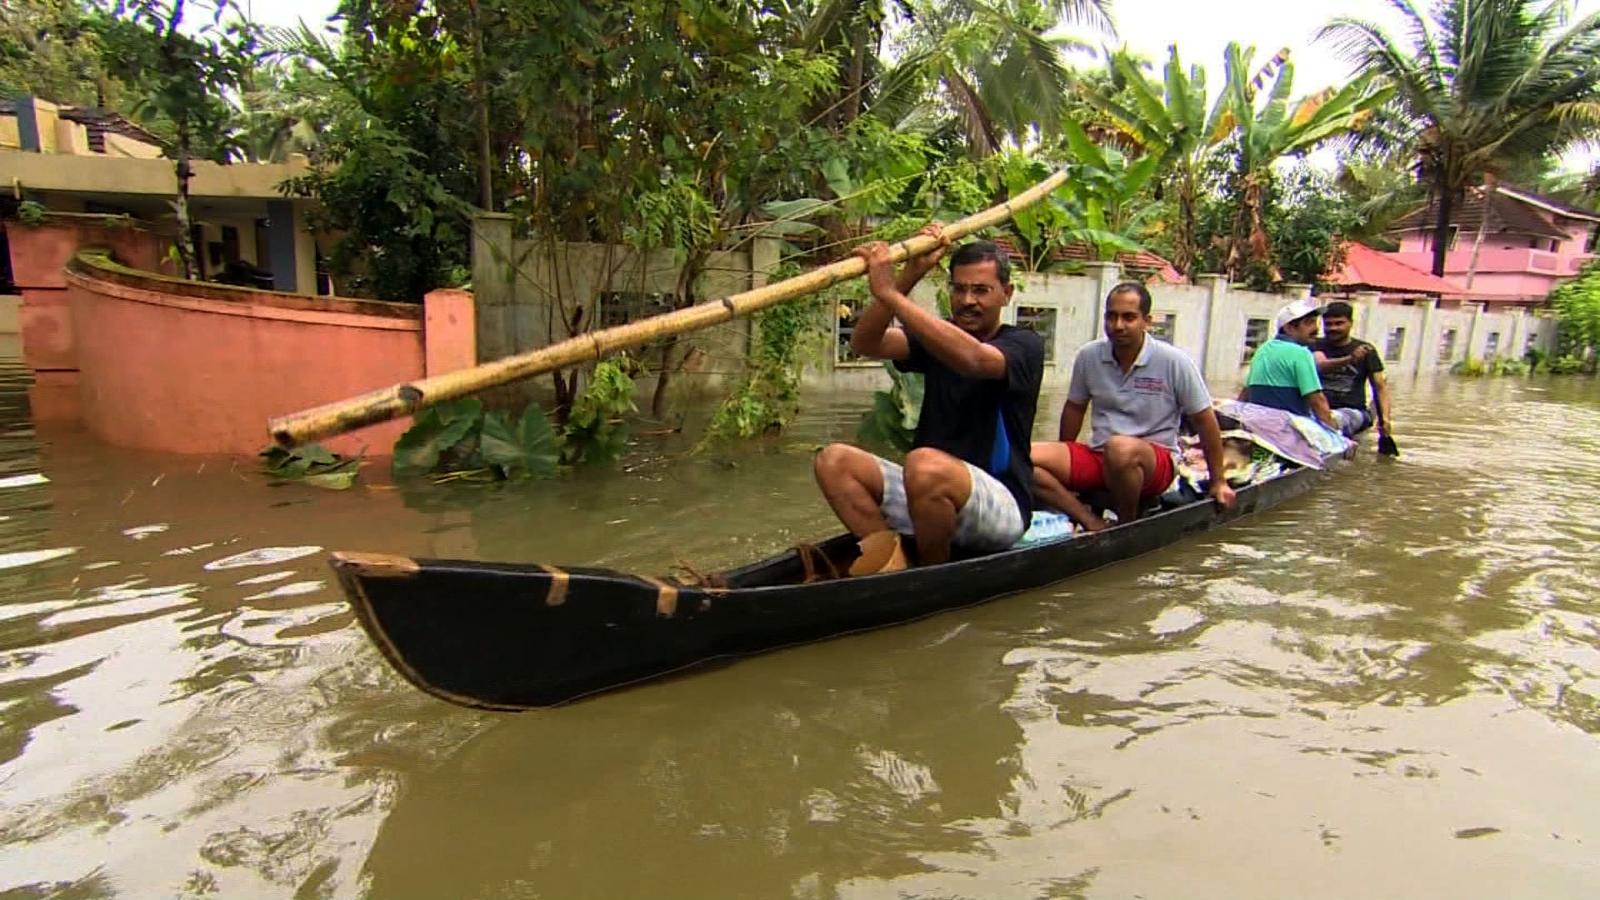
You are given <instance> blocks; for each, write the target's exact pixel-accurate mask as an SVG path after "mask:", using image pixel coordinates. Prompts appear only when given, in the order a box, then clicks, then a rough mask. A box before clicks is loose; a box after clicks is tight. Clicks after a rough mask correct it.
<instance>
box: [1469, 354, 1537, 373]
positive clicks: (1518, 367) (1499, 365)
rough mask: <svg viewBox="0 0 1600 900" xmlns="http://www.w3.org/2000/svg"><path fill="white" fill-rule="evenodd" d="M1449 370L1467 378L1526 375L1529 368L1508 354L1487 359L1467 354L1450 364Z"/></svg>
mask: <svg viewBox="0 0 1600 900" xmlns="http://www.w3.org/2000/svg"><path fill="white" fill-rule="evenodd" d="M1450 372H1451V374H1454V375H1461V376H1464V377H1467V378H1484V377H1495V378H1498V377H1502V376H1506V375H1527V374H1528V372H1529V369H1528V364H1527V363H1526V362H1524V361H1523V360H1520V359H1516V358H1514V357H1510V356H1496V357H1494V358H1493V359H1488V360H1479V359H1476V358H1474V357H1472V356H1468V357H1466V358H1465V359H1463V360H1461V361H1460V362H1458V363H1456V364H1455V365H1453V366H1451V367H1450Z"/></svg>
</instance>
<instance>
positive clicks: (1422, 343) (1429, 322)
mask: <svg viewBox="0 0 1600 900" xmlns="http://www.w3.org/2000/svg"><path fill="white" fill-rule="evenodd" d="M1421 306H1422V334H1421V335H1419V336H1418V337H1419V338H1420V340H1419V341H1418V343H1417V356H1416V365H1414V366H1412V368H1411V373H1412V374H1413V375H1416V374H1420V373H1422V372H1425V371H1427V370H1429V369H1432V368H1435V367H1437V366H1438V365H1439V338H1438V336H1437V335H1435V334H1434V333H1433V323H1434V320H1435V319H1436V318H1437V317H1436V316H1435V315H1434V313H1435V312H1437V310H1438V308H1439V301H1438V300H1423V301H1421ZM1429 354H1432V356H1433V362H1431V363H1430V362H1428V357H1429Z"/></svg>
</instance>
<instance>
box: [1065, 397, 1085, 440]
mask: <svg viewBox="0 0 1600 900" xmlns="http://www.w3.org/2000/svg"><path fill="white" fill-rule="evenodd" d="M1088 411H1089V404H1087V403H1084V402H1082V401H1080V400H1068V401H1067V402H1066V403H1064V404H1062V405H1061V442H1062V443H1063V444H1064V443H1066V442H1067V441H1075V440H1077V439H1078V435H1079V434H1080V433H1082V431H1083V416H1084V413H1086V412H1088Z"/></svg>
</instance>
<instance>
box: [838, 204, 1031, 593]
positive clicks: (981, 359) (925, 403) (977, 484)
mask: <svg viewBox="0 0 1600 900" xmlns="http://www.w3.org/2000/svg"><path fill="white" fill-rule="evenodd" d="M923 231H924V233H926V234H934V235H938V234H939V233H940V232H939V228H938V226H937V225H933V226H929V228H926V229H924V230H923ZM856 252H857V254H858V255H859V256H861V257H862V258H863V259H865V260H866V262H867V279H868V284H869V285H870V287H871V290H872V297H873V303H872V305H871V306H870V307H868V308H867V310H866V311H865V312H863V313H862V314H861V318H860V319H859V320H857V322H856V328H855V334H854V335H853V336H852V337H851V341H850V345H851V348H852V349H854V350H855V351H856V352H857V353H859V354H861V355H863V356H870V357H876V358H878V359H889V360H893V361H894V364H895V367H896V368H897V369H899V370H900V371H902V372H921V373H922V374H923V375H924V379H925V380H924V384H925V388H924V393H923V398H922V414H921V418H920V419H919V420H918V422H917V433H916V438H915V440H914V441H913V446H912V450H911V452H910V453H908V454H906V461H905V465H904V467H901V466H900V465H898V464H896V463H893V462H890V461H888V460H885V459H880V458H878V457H876V456H874V455H872V454H871V453H868V452H867V451H865V450H862V449H860V448H858V447H853V446H850V445H849V444H830V445H829V446H827V447H825V448H823V450H822V452H821V453H819V454H818V455H817V460H816V474H817V484H818V485H819V486H820V487H821V488H822V494H823V496H824V497H825V498H826V499H827V501H828V505H830V506H832V507H833V510H834V512H835V513H836V514H837V515H838V516H839V519H840V521H842V522H843V523H844V524H845V527H847V528H849V529H850V531H851V532H852V533H853V534H855V535H856V536H857V537H860V538H862V539H863V541H862V551H863V555H862V559H861V560H858V561H857V565H856V566H853V567H852V570H851V572H852V574H870V573H872V572H878V571H893V570H894V569H897V568H903V567H904V565H905V562H904V557H903V556H900V555H899V552H898V549H899V541H898V538H897V537H896V533H899V534H910V535H913V536H914V538H915V541H916V548H917V559H918V562H919V563H921V564H922V565H929V564H933V563H940V562H944V561H946V560H947V559H949V558H950V548H951V545H952V544H959V545H960V546H962V547H964V548H966V549H970V550H977V551H985V552H987V551H996V550H1003V549H1005V548H1007V547H1010V546H1011V545H1013V544H1015V543H1016V541H1017V539H1018V538H1020V537H1021V536H1022V533H1023V531H1024V530H1026V528H1027V524H1028V522H1029V520H1030V519H1031V518H1032V515H1033V495H1032V493H1031V487H1032V482H1033V459H1032V456H1031V453H1030V450H1031V439H1032V432H1033V413H1034V409H1035V407H1036V406H1037V405H1038V401H1039V385H1040V382H1041V381H1042V380H1043V378H1044V343H1043V342H1042V341H1041V340H1040V338H1039V336H1038V335H1037V334H1035V333H1034V332H1033V331H1031V330H1029V329H1026V328H1018V327H1016V326H1014V325H1004V324H1001V322H1000V312H1001V310H1002V309H1004V308H1005V306H1006V304H1007V303H1009V302H1010V301H1011V293H1012V284H1011V265H1010V260H1008V259H1007V258H1006V256H1005V254H1004V253H1003V252H1002V251H1001V250H1000V249H999V248H998V247H996V246H995V245H994V244H993V243H990V242H988V241H975V242H973V243H970V244H966V245H964V246H962V247H960V248H958V249H957V250H956V251H955V253H954V254H953V255H952V258H951V261H950V313H951V315H950V318H949V319H941V318H939V317H938V316H936V315H934V314H932V313H930V312H928V311H927V310H925V309H923V308H922V307H920V306H917V305H916V304H915V303H913V302H912V301H911V300H910V299H909V298H908V297H907V296H906V295H907V294H909V293H910V291H911V289H912V288H913V287H914V286H915V285H916V284H917V282H919V281H921V280H922V276H923V275H925V274H927V272H928V271H929V270H931V269H932V268H933V267H934V266H936V265H937V264H938V261H939V258H940V257H941V256H942V255H943V253H944V247H939V248H937V249H935V250H933V251H931V252H929V253H927V254H925V255H923V256H921V257H917V258H913V259H911V260H908V261H907V262H906V265H905V266H904V268H903V269H902V270H901V272H900V275H899V278H898V279H896V277H895V275H894V273H893V271H892V270H891V268H890V264H889V247H888V245H886V244H884V243H883V242H882V241H875V242H873V243H871V244H868V245H866V246H864V247H861V248H858V249H857V251H856ZM896 319H898V320H899V323H900V324H899V325H898V326H894V325H892V324H891V323H893V322H894V320H896ZM882 544H887V545H889V546H890V547H891V548H892V550H891V551H890V552H889V553H888V554H887V556H886V558H883V559H879V558H877V554H876V552H872V553H870V554H869V547H873V546H875V545H882ZM869 559H870V560H871V562H868V560H869Z"/></svg>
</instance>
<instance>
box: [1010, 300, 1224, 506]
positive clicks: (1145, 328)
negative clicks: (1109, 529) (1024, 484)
mask: <svg viewBox="0 0 1600 900" xmlns="http://www.w3.org/2000/svg"><path fill="white" fill-rule="evenodd" d="M1150 310H1151V299H1150V291H1149V290H1148V289H1147V288H1145V286H1144V285H1142V284H1139V283H1137V282H1132V281H1129V282H1124V283H1122V284H1119V285H1117V286H1116V287H1114V288H1112V289H1111V292H1110V293H1109V294H1107V295H1106V310H1105V335H1106V336H1105V337H1104V338H1103V339H1101V340H1098V341H1093V342H1091V343H1089V344H1086V345H1085V346H1084V347H1083V348H1082V349H1080V350H1079V351H1078V357H1077V359H1075V360H1073V363H1072V381H1071V383H1070V384H1069V385H1068V387H1067V402H1066V403H1065V405H1063V406H1062V408H1061V439H1060V440H1059V441H1041V442H1040V443H1037V444H1034V445H1033V463H1034V492H1035V493H1036V494H1037V495H1038V497H1039V500H1040V502H1041V503H1043V504H1045V505H1048V506H1052V507H1054V508H1056V509H1059V510H1061V511H1062V512H1064V513H1066V514H1067V515H1069V516H1071V517H1072V518H1073V519H1074V520H1076V521H1077V522H1078V524H1080V525H1082V526H1083V527H1084V528H1087V529H1089V530H1090V531H1098V530H1100V529H1102V528H1104V527H1106V523H1105V520H1103V519H1102V518H1101V517H1100V516H1099V515H1097V514H1096V513H1095V512H1094V510H1092V509H1090V508H1089V507H1088V506H1087V505H1086V504H1084V503H1083V501H1082V500H1080V499H1079V496H1078V495H1081V494H1083V493H1086V492H1092V491H1100V490H1105V491H1108V492H1109V493H1110V495H1111V505H1112V508H1113V509H1115V511H1116V513H1117V521H1118V522H1132V521H1133V520H1134V519H1135V518H1136V517H1137V516H1138V515H1139V506H1140V503H1141V502H1143V501H1146V500H1150V499H1153V498H1155V497H1159V496H1160V495H1161V494H1163V493H1165V492H1166V491H1167V489H1168V488H1169V487H1170V486H1171V485H1172V482H1173V479H1174V477H1175V473H1176V471H1177V466H1176V460H1175V459H1174V457H1175V455H1176V454H1177V452H1178V425H1179V423H1180V421H1181V419H1182V418H1183V417H1187V418H1188V420H1189V424H1190V425H1191V426H1192V427H1193V428H1194V430H1195V431H1196V432H1197V433H1198V434H1199V435H1200V444H1201V447H1202V448H1204V450H1205V454H1206V466H1207V467H1208V469H1209V471H1211V472H1213V473H1220V472H1222V471H1224V464H1223V459H1222V430H1221V429H1220V428H1219V427H1218V426H1217V416H1216V413H1214V412H1213V411H1212V409H1211V392H1210V391H1208V390H1207V389H1206V381H1205V378H1204V376H1202V375H1201V374H1200V370H1199V368H1197V367H1196V366H1195V364H1194V360H1192V359H1190V358H1189V357H1188V355H1187V354H1185V353H1184V352H1183V351H1182V350H1179V349H1178V348H1176V347H1174V346H1172V345H1171V344H1169V343H1167V342H1166V341H1161V340H1157V339H1155V338H1153V337H1151V336H1150V335H1149V333H1148V332H1149V330H1150ZM1091 407H1092V409H1093V411H1092V413H1090V419H1089V424H1090V433H1089V443H1087V444H1085V443H1082V442H1080V441H1079V440H1078V433H1079V432H1080V431H1082V430H1083V418H1084V414H1085V412H1088V411H1089V410H1090V408H1091ZM1210 493H1211V497H1212V499H1214V500H1215V501H1216V502H1217V505H1218V506H1221V507H1223V508H1224V509H1226V508H1228V507H1231V506H1232V505H1233V499H1234V498H1233V489H1232V488H1230V487H1229V486H1228V482H1227V479H1225V478H1220V477H1218V478H1212V479H1211V487H1210Z"/></svg>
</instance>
